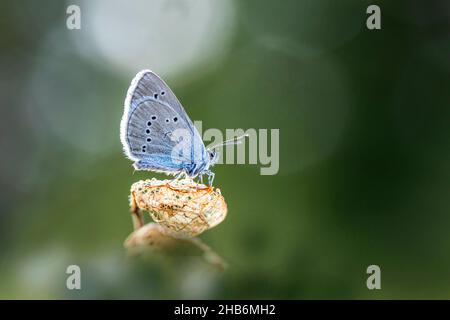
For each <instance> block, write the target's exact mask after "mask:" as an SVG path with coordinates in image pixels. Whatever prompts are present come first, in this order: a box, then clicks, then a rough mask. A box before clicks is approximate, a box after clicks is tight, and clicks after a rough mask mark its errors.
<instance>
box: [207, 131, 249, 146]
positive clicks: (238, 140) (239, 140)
mask: <svg viewBox="0 0 450 320" xmlns="http://www.w3.org/2000/svg"><path fill="white" fill-rule="evenodd" d="M246 137H248V134H247V133H246V134H243V135H242V136H238V137H234V138H232V139H228V140H225V141H223V142H221V143H218V144H215V145H213V146H212V147H210V148H208V149H210V150H214V149H217V148H220V147H223V146H228V145H231V144H241V143H242V141H244V139H245V138H246Z"/></svg>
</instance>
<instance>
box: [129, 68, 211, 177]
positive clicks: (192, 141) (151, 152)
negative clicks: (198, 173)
mask: <svg viewBox="0 0 450 320" xmlns="http://www.w3.org/2000/svg"><path fill="white" fill-rule="evenodd" d="M120 138H121V142H122V145H123V148H124V151H125V154H126V155H127V157H128V158H130V159H131V160H132V161H134V167H135V168H136V169H137V170H152V171H161V172H166V173H177V172H180V171H183V170H184V171H191V170H192V168H193V167H195V166H197V167H198V166H199V165H201V164H202V163H204V161H207V160H206V159H207V153H206V149H205V146H204V144H203V141H202V140H201V138H200V134H199V133H198V131H197V129H196V128H195V127H194V125H193V124H192V121H191V120H190V119H189V117H188V115H187V114H186V112H185V111H184V109H183V107H182V106H181V104H180V102H179V101H178V99H177V98H176V96H175V95H174V94H173V92H172V90H170V88H169V87H168V86H167V85H166V84H165V83H164V81H163V80H162V79H161V78H159V77H158V76H157V75H156V74H155V73H153V72H152V71H150V70H143V71H141V72H139V73H138V74H137V75H136V77H135V78H134V79H133V81H132V82H131V85H130V88H129V89H128V93H127V98H126V100H125V106H124V115H123V117H122V121H121V132H120Z"/></svg>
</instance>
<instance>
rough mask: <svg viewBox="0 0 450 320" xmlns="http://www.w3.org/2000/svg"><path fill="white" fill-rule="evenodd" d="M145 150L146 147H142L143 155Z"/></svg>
mask: <svg viewBox="0 0 450 320" xmlns="http://www.w3.org/2000/svg"><path fill="white" fill-rule="evenodd" d="M146 148H147V146H145V145H144V146H142V152H144V153H145V149H146Z"/></svg>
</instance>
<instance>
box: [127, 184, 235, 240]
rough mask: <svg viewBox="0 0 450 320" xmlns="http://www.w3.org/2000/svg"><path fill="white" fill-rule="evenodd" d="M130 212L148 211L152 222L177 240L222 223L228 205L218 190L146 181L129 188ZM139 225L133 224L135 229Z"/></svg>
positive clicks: (196, 185)
mask: <svg viewBox="0 0 450 320" xmlns="http://www.w3.org/2000/svg"><path fill="white" fill-rule="evenodd" d="M130 204H131V209H132V212H134V213H137V214H138V215H139V213H138V212H139V210H144V211H148V212H149V214H150V216H151V217H152V219H153V220H154V221H155V222H157V223H158V224H160V225H161V226H162V227H164V229H165V230H166V231H167V234H169V235H171V236H173V237H176V238H188V237H194V236H197V235H199V234H201V233H202V232H204V231H205V230H208V229H210V228H212V227H214V226H216V225H218V224H219V223H220V222H222V221H223V220H224V219H225V217H226V214H227V205H226V203H225V199H224V198H223V196H222V194H221V193H220V190H219V189H214V188H213V187H207V186H205V185H203V184H198V183H196V182H195V181H194V180H192V179H189V178H186V179H181V180H156V179H154V178H153V179H151V180H145V181H138V182H136V183H134V184H133V185H132V186H131V195H130ZM140 225H142V223H141V222H137V223H136V222H135V228H138V227H140Z"/></svg>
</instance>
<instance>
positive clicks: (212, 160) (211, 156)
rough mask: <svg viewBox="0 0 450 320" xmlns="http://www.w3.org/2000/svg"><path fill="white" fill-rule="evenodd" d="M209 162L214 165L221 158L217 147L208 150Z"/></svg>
mask: <svg viewBox="0 0 450 320" xmlns="http://www.w3.org/2000/svg"><path fill="white" fill-rule="evenodd" d="M208 156H209V164H210V165H211V166H212V165H214V164H215V163H216V162H217V160H219V153H218V152H217V151H216V150H215V149H211V150H208Z"/></svg>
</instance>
